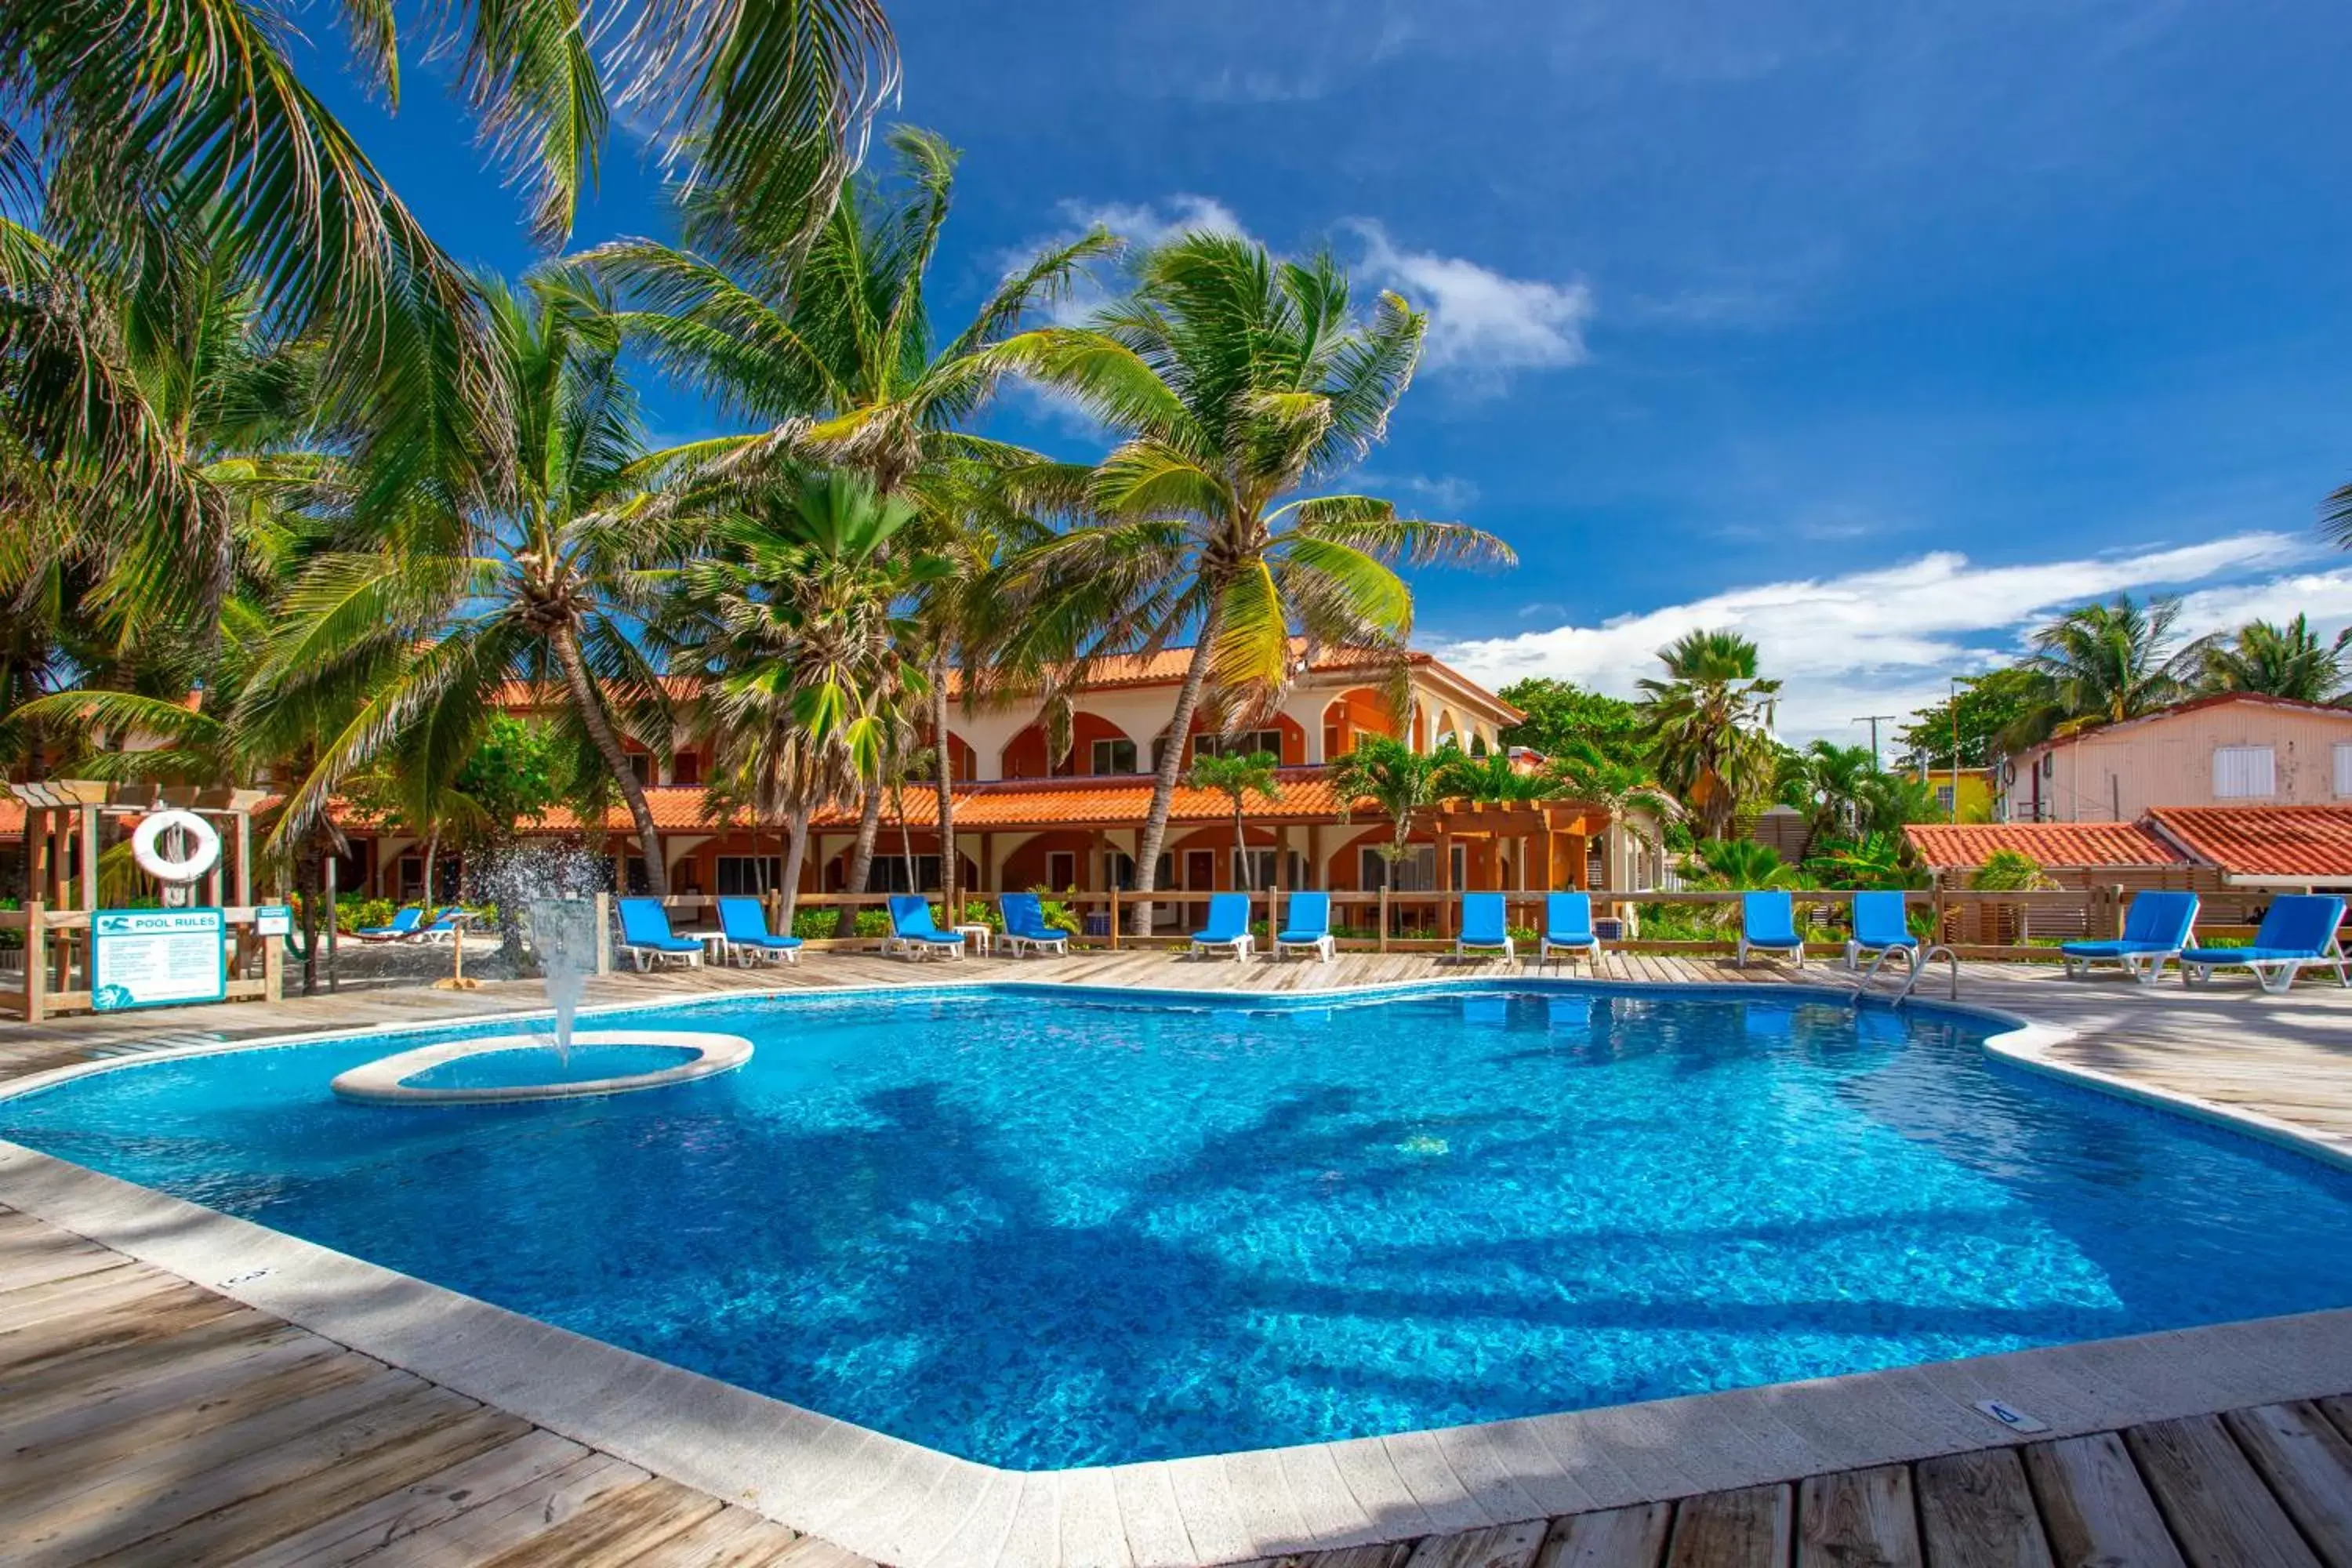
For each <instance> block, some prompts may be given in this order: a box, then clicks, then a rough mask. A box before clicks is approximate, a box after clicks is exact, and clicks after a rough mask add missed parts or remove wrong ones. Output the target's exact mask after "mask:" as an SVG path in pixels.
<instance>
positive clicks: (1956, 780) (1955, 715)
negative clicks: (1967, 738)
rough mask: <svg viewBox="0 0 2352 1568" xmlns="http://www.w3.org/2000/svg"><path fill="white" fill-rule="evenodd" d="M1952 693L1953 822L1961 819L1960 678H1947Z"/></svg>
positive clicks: (1955, 676)
mask: <svg viewBox="0 0 2352 1568" xmlns="http://www.w3.org/2000/svg"><path fill="white" fill-rule="evenodd" d="M1947 679H1949V680H1950V682H1951V692H1952V820H1953V821H1954V822H1958V820H1959V819H1960V678H1959V677H1958V676H1957V675H1954V676H1949V677H1948V678H1947Z"/></svg>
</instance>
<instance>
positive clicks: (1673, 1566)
mask: <svg viewBox="0 0 2352 1568" xmlns="http://www.w3.org/2000/svg"><path fill="white" fill-rule="evenodd" d="M1795 1513H1796V1503H1795V1498H1794V1496H1793V1493H1792V1491H1791V1489H1790V1488H1789V1487H1786V1486H1777V1487H1745V1488H1742V1489H1739V1490H1738V1491H1728V1492H1708V1493H1706V1495H1705V1496H1703V1497H1695V1498H1686V1499H1685V1500H1683V1501H1682V1502H1680V1503H1678V1504H1677V1505H1675V1526H1674V1531H1673V1532H1672V1534H1671V1535H1670V1536H1669V1537H1668V1539H1667V1542H1666V1568H1784V1565H1785V1564H1786V1563H1788V1561H1789V1538H1790V1528H1791V1525H1792V1524H1793V1522H1794V1516H1795Z"/></svg>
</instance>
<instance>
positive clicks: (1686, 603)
mask: <svg viewBox="0 0 2352 1568" xmlns="http://www.w3.org/2000/svg"><path fill="white" fill-rule="evenodd" d="M890 15H891V16H892V19H893V21H894V22H895V24H896V25H897V26H898V33H899V37H900V40H901V44H902V46H903V48H904V50H905V57H906V68H907V83H906V89H905V94H904V98H903V100H902V102H901V104H900V105H899V106H898V110H896V112H895V113H894V114H893V115H892V116H890V118H893V119H903V120H907V121H915V122H918V123H921V124H925V125H929V126H931V127H934V128H936V129H938V130H940V132H943V133H945V134H946V135H947V136H948V137H949V138H950V140H951V141H953V142H955V143H957V144H958V145H959V146H961V147H962V148H964V149H965V151H966V158H965V162H964V165H963V177H962V180H961V184H960V187H959V200H958V207H957V212H956V215H955V217H954V219H953V220H952V223H951V226H950V238H949V242H948V253H947V256H946V257H945V258H944V260H943V263H942V268H941V274H940V277H939V279H938V280H937V286H936V287H937V295H938V300H939V309H940V313H941V315H942V317H943V318H951V317H953V316H954V314H955V313H956V312H957V311H958V310H960V309H961V308H963V307H965V306H967V305H968V304H969V303H970V302H971V301H972V300H976V299H977V298H978V296H979V295H980V293H981V292H982V290H983V289H985V288H986V287H987V286H988V285H989V284H990V283H991V282H992V281H993V279H995V277H996V276H998V275H999V274H1000V273H1001V272H1002V271H1003V269H1004V268H1005V267H1006V266H1007V265H1008V263H1009V260H1010V259H1011V258H1013V257H1015V256H1017V255H1019V254H1021V253H1023V252H1024V250H1026V249H1029V248H1034V246H1035V245H1037V244H1038V243H1040V242H1041V241H1043V240H1045V239H1046V238H1048V237H1053V236H1055V235H1057V234H1063V233H1066V232H1069V231H1070V230H1072V229H1073V228H1074V227H1075V226H1078V225H1079V224H1081V223H1083V222H1085V221H1087V220H1089V219H1094V218H1102V219H1107V220H1108V221H1111V222H1112V223H1113V224H1114V226H1118V227H1121V228H1123V229H1124V230H1126V231H1128V232H1129V233H1131V234H1133V235H1135V236H1136V237H1139V238H1149V237H1151V236H1152V235H1153V234H1155V233H1159V232H1162V231H1167V230H1171V229H1172V228H1175V227H1178V226H1182V225H1184V224H1186V223H1196V224H1197V223H1206V224H1213V225H1218V226H1234V227H1238V228H1241V229H1243V230H1244V231H1246V232H1248V233H1250V234H1253V235H1255V236H1257V237H1261V238H1263V239H1264V240H1265V241H1266V242H1267V243H1269V244H1270V245H1272V246H1274V247H1276V248H1277V249H1284V250H1295V249H1301V248H1307V247H1315V246H1318V245H1328V246H1329V247H1332V248H1333V249H1334V250H1335V251H1337V252H1338V253H1339V255H1340V256H1341V257H1343V258H1346V259H1347V260H1348V261H1349V263H1350V264H1351V265H1352V266H1353V267H1354V268H1356V269H1357V271H1358V273H1359V275H1360V277H1362V278H1364V279H1366V280H1367V281H1368V282H1378V283H1381V284H1382V285H1385V286H1389V287H1394V288H1398V289H1402V291H1404V292H1405V293H1406V294H1407V295H1408V297H1409V298H1411V299H1412V300H1414V302H1415V303H1417V304H1420V305H1422V306H1423V307H1424V308H1427V309H1428V310H1431V312H1432V318H1433V324H1432V333H1431V340H1430V348H1429V353H1428V356H1427V359H1426V361H1425V363H1424V367H1423V373H1422V374H1421V376H1420V378H1419V379H1418V381H1417V382H1416V383H1415V384H1414V386H1413V388H1412V392H1411V393H1410V394H1409V395H1407V398H1406V400H1405V402H1404V405H1403V406H1402V409H1401V411H1400V415H1399V417H1398V419H1397V421H1396V425H1395V427H1394V432H1393V437H1392V439H1391V442H1390V443H1389V445H1388V446H1387V447H1384V448H1382V449H1381V450H1380V451H1379V452H1377V453H1376V454H1375V455H1374V456H1373V457H1372V458H1371V459H1370V462H1368V463H1367V464H1366V466H1365V467H1366V472H1365V475H1364V476H1363V477H1362V478H1361V479H1360V480H1359V481H1357V482H1358V483H1359V484H1360V488H1363V489H1373V490H1377V491H1384V493H1387V494H1390V495H1391V496H1393V497H1394V498H1395V499H1397V500H1399V501H1400V502H1401V503H1404V504H1408V505H1412V506H1413V507H1415V508H1416V509H1419V510H1425V511H1427V512H1429V513H1431V514H1433V515H1454V516H1460V517H1463V518H1465V519H1467V520H1468V521H1474V522H1477V523H1479V524H1481V525H1483V526H1485V527H1487V528H1490V529H1492V530H1494V531H1496V532H1498V533H1500V534H1502V535H1503V536H1504V537H1505V538H1507V539H1508V540H1509V541H1510V542H1511V543H1512V544H1513V545H1514V546H1515V547H1516V548H1517V551H1518V552H1519V555H1520V564H1519V566H1518V568H1517V570H1516V571H1511V572H1507V573H1498V574H1426V575H1424V576H1423V577H1422V578H1421V580H1420V582H1419V584H1418V586H1419V590H1420V604H1421V628H1420V640H1421V641H1423V643H1424V644H1425V645H1427V646H1431V647H1437V648H1440V649H1441V650H1443V651H1444V652H1446V653H1447V654H1448V655H1449V656H1450V657H1452V658H1454V659H1456V660H1457V661H1458V662H1460V663H1462V664H1463V665H1465V668H1470V669H1471V670H1473V671H1474V672H1475V673H1477V674H1480V675H1482V676H1483V677H1485V678H1486V679H1490V680H1495V681H1500V680H1502V679H1507V678H1510V677H1513V676H1517V675H1521V674H1530V673H1554V674H1560V675H1566V676H1570V677H1573V678H1575V679H1580V680H1584V681H1586V682H1588V683H1591V684H1596V685H1600V686H1601V687H1603V688H1606V689H1615V690H1621V691H1622V690H1624V689H1628V688H1629V687H1630V683H1631V681H1632V680H1633V678H1634V677H1636V676H1637V675H1639V674H1642V673H1643V672H1644V670H1645V667H1646V665H1647V663H1648V660H1649V655H1650V652H1651V650H1652V649H1654V648H1655V647H1657V646H1659V645H1660V644H1661V643H1663V642H1664V641H1665V640H1667V639H1668V638H1669V637H1672V636H1674V635H1675V633H1677V632H1678V631H1680V630H1682V629H1684V628H1685V627H1687V626H1692V625H1699V624H1712V625H1737V626H1742V627H1744V628H1746V629H1748V631H1749V632H1750V633H1751V634H1752V635H1754V636H1756V637H1758V638H1759V641H1760V642H1761V643H1762V645H1763V647H1764V650H1765V654H1766V658H1767V662H1768V664H1769V665H1770V666H1771V667H1772V668H1773V671H1774V672H1775V673H1779V674H1781V675H1782V676H1784V677H1785V678H1787V679H1788V680H1789V682H1790V701H1789V702H1788V704H1787V706H1786V709H1785V710H1784V713H1783V726H1784V730H1785V731H1787V732H1788V733H1789V734H1790V735H1791V736H1792V737H1798V736H1803V735H1808V734H1814V733H1827V734H1832V735H1837V736H1840V737H1841V738H1844V737H1848V736H1858V735H1859V733H1860V731H1859V730H1858V729H1854V728H1853V727H1851V726H1849V725H1848V724H1847V722H1846V721H1847V719H1848V717H1849V716H1851V715H1853V714H1861V713H1866V712H1871V711H1882V712H1883V711H1898V710H1905V709H1907V708H1909V707H1911V706H1914V705H1916V704H1917V703H1918V702H1921V701H1924V700H1930V699H1932V698H1933V697H1935V696H1936V695H1937V694H1939V693H1940V692H1941V691H1942V689H1944V678H1945V676H1946V675H1947V674H1948V673H1954V672H1966V671H1968V670H1971V669H1976V668H1983V667H1984V666H1985V665H1987V664H1988V663H1990V662H1991V661H1993V660H1995V659H1997V658H2000V657H2002V656H2003V655H2005V654H2007V653H2009V652H2011V651H2013V650H2014V649H2015V647H2017V646H2018V644H2019V642H2020V640H2021V637H2022V634H2023V631H2024V629H2025V628H2026V627H2027V626H2030V625H2031V624H2032V621H2033V620H2034V619H2035V618H2036V617H2037V616H2042V615H2045V614H2046V613H2048V612H2049V611H2052V610H2053V609H2057V608H2063V606H2064V605H2067V604H2070V603H2074V602H2078V601H2079V600H2080V599H2081V598H2083V597H2086V596H2090V595H2098V594H2103V593H2108V592H2113V591H2116V590H2117V589H2123V588H2129V589H2132V590H2134V591H2137V592H2147V591H2152V590H2164V589H2170V590H2175V591H2179V592H2183V593H2185V594H2187V595H2189V606H2190V619H2191V620H2192V621H2194V622H2196V623H2198V626H2199V629H2204V627H2205V626H2207V625H2210V624H2219V623H2221V622H2222V621H2225V620H2231V619H2234V618H2236V617H2239V616H2242V615H2245V614H2249V613H2256V612H2259V613H2264V614H2269V615H2273V616H2281V615H2288V614H2292V613H2294V611H2295V610H2296V609H2307V610H2309V611H2310V612H2311V613H2312V615H2313V616H2314V618H2315V619H2316V620H2319V621H2321V622H2323V623H2324V624H2326V626H2329V627H2331V628H2332V627H2334V626H2339V625H2342V624H2344V623H2345V622H2346V620H2347V618H2352V558H2347V557H2346V556H2345V555H2343V554H2341V553H2339V552H2332V551H2330V550H2328V549H2326V547H2325V546H2324V545H2323V544H2322V543H2321V542H2320V541H2319V539H2318V537H2317V534H2316V531H2315V511H2316V508H2317V505H2318V502H2319V500H2320V499H2321V498H2322V497H2323V496H2324V495H2325V494H2326V491H2327V490H2328V489H2331V488H2333V487H2334V486H2336V485H2337V484H2339V483H2342V482H2344V481H2345V480H2346V479H2352V438H2347V409H2352V266H2347V257H2352V204H2347V202H2346V201H2345V200H2344V199H2343V195H2344V193H2345V191H2346V190H2347V188H2352V135H2347V132H2352V110H2347V108H2346V106H2345V102H2344V100H2343V95H2342V92H2341V80H2340V75H2341V65H2342V62H2343V61H2344V60H2345V59H2346V58H2352V7H2346V6H2343V5H2336V4H2321V3H2316V0H2298V3H2288V0H1973V3H1969V4H1953V5H1930V4H1921V5H1895V6H1868V7H1866V6H1857V5H1851V4H1839V3H1832V0H1704V3H1696V4H1694V3H1689V0H1680V3H1676V0H1648V3H1642V0H1605V3H1588V0H1565V3H1562V0H1549V3H1537V0H1356V3H1351V4H1345V5H1341V4H1326V3H1323V0H1285V3H1283V4H1280V5H1268V4H1265V3H1264V0H1185V3H1183V4H1181V5H1180V4H1174V3H1170V0H1118V3H1117V4H1111V5H1104V4H1100V3H1098V0H1097V3H1095V4H1087V5H1079V4H1075V3H1070V0H1031V3H1029V4H1026V5H1003V4H994V5H976V4H973V3H971V0H963V3H962V4H949V3H946V0H898V4H894V5H891V6H890ZM314 79H317V78H314ZM330 96H331V98H332V99H333V100H335V101H336V102H337V105H338V107H339V108H342V109H344V110H347V111H348V112H351V113H352V118H353V119H354V121H357V122H359V124H360V126H361V129H362V136H363V140H364V141H365V142H366V144H367V145H368V146H369V147H370V149H371V151H372V152H373V153H375V154H376V156H377V157H378V160H379V162H380V163H382V164H383V166H384V167H385V170H386V172H387V174H390V176H391V177H392V179H393V180H394V184H395V186H396V188H398V189H399V190H400V191H401V192H402V193H403V195H404V196H405V197H406V198H407V199H408V200H409V201H410V203H411V205H414V206H415V208H416V209H417V210H418V212H419V214H420V215H421V216H423V217H424V218H425V221H426V223H427V224H428V226H430V227H431V228H432V229H433V230H434V232H436V234H437V235H439V236H440V237H442V239H443V240H444V242H445V243H446V244H447V245H448V246H449V247H451V248H452V249H453V250H455V251H457V253H459V254H460V255H463V256H466V257H467V258H471V259H478V260H481V261H484V262H488V263H489V264H492V265H497V266H501V267H505V268H509V269H511V268H519V267H520V266H522V265H524V264H526V263H527V262H528V261H529V259H530V254H531V253H530V249H529V247H528V245H527V244H526V243H525V241H524V238H523V235H522V232H521V223H520V203H519V202H518V201H517V200H516V199H515V198H514V196H513V195H512V194H511V193H510V192H509V191H506V190H504V189H502V188H501V186H500V185H499V182H498V179H497V177H496V176H495V174H486V173H484V172H483V171H482V167H481V161H480V158H479V156H478V153H476V151H475V150H474V148H473V147H472V145H471V143H470V142H469V140H468V138H467V132H466V130H465V127H464V124H463V121H462V119H461V117H459V116H457V114H456V113H455V112H454V111H453V110H451V109H450V108H449V106H448V105H447V104H446V100H444V99H443V98H442V97H441V96H440V92H439V88H438V85H437V83H436V81H435V80H434V79H433V78H432V77H431V75H430V73H429V72H428V71H426V70H425V69H422V68H415V67H414V66H413V67H412V71H411V76H410V82H409V100H408V102H407V104H406V106H405V107H404V110H403V112H402V113H401V114H400V116H399V117H398V119H397V120H396V121H390V122H385V121H382V119H381V118H380V117H377V116H374V115H373V114H371V113H369V112H367V111H365V110H362V109H360V108H358V107H357V106H356V105H355V104H354V101H353V99H354V95H352V94H351V93H348V92H345V91H342V90H341V89H335V90H331V93H330ZM653 190H654V181H653V180H652V178H651V176H650V174H648V172H647V171H646V169H645V168H644V166H643V165H642V163H641V162H640V156H639V151H638V149H637V147H636V145H635V143H634V142H632V141H631V140H630V139H629V138H628V137H627V136H626V135H625V134H624V135H617V136H616V138H615V141H614V145H613V147H612V148H611V149H610V153H609V156H608V160H607V165H606V169H605V174H604V189H603V192H602V194H601V195H600V197H599V198H598V199H597V201H596V202H595V203H594V204H593V205H592V206H591V207H590V209H589V210H588V211H587V212H586V213H585V214H584V215H583V222H582V225H581V228H580V232H579V236H578V239H579V242H580V243H583V244H586V243H593V241H595V240H598V239H602V238H605V237H610V236H612V235H614V234H620V233H631V232H646V231H647V230H649V229H651V230H657V229H658V228H659V226H660V222H661V219H660V216H659V214H658V210H657V207H656V204H655V203H654V201H653V200H652V195H653ZM652 405H653V413H654V416H655V419H656V423H657V425H658V426H660V427H661V430H662V433H663V434H664V435H678V436H683V435H687V434H692V433H695V432H697V431H698V430H701V429H704V428H707V427H709V423H708V420H707V416H705V415H704V414H703V413H702V412H701V411H700V410H699V409H698V408H697V407H696V406H695V405H693V404H692V403H691V402H689V401H687V400H683V399H680V398H677V397H674V396H667V395H659V394H656V395H655V396H654V398H653V399H652ZM996 424H997V428H998V431H999V433H1001V434H1003V435H1006V436H1009V437H1013V438H1018V439H1026V440H1030V441H1034V442H1035V443H1037V444H1039V445H1043V446H1046V447H1052V448H1054V449H1055V450H1058V451H1062V452H1065V453H1069V454H1073V455H1075V454H1079V453H1083V452H1085V451H1086V450H1087V448H1088V445H1089V443H1088V438H1087V433H1086V432H1085V430H1084V428H1083V426H1082V425H1081V424H1079V423H1078V422H1076V421H1074V420H1073V419H1072V418H1071V417H1070V416H1067V415H1066V414H1065V413H1062V412H1060V411H1058V410H1056V409H1055V408H1054V407H1053V406H1051V405H1048V404H1045V403H1044V402H1043V401H1042V400H1039V399H1037V398H1034V397H1024V396H1016V397H1013V398H1010V399H1008V400H1007V402H1006V403H1005V405H1003V408H1002V410H1001V411H1000V413H999V415H998V416H997V421H996Z"/></svg>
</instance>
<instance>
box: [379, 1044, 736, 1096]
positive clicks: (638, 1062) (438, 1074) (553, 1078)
mask: <svg viewBox="0 0 2352 1568" xmlns="http://www.w3.org/2000/svg"><path fill="white" fill-rule="evenodd" d="M376 1054H378V1055H382V1054H383V1053H382V1052H380V1051H379V1052H378V1053H376ZM700 1054H701V1053H699V1052H698V1051H696V1050H695V1049H693V1048H692V1047H688V1046H574V1047H572V1048H571V1049H570V1050H568V1051H561V1052H559V1051H557V1050H555V1049H554V1048H553V1047H549V1046H519V1047H516V1048H514V1049H513V1050H510V1051H484V1052H483V1053H482V1054H481V1055H479V1056H476V1057H459V1058H457V1060H455V1061H448V1062H436V1063H434V1064H433V1065H432V1066H431V1067H429V1068H425V1070H424V1071H423V1072H413V1073H410V1074H409V1075H408V1076H407V1077H406V1078H404V1079H401V1080H400V1081H401V1082H402V1083H403V1084H404V1085H405V1086H406V1087H408V1088H410V1089H527V1088H529V1087H530V1086H531V1085H533V1084H541V1083H590V1082H593V1081H594V1080H595V1079H605V1078H635V1077H637V1076H639V1075H640V1074H643V1073H655V1072H665V1071H667V1070H668V1069H669V1068H676V1067H684V1066H685V1065H686V1064H687V1063H688V1062H690V1061H692V1060H693V1059H694V1058H696V1057H697V1056H698V1055H700Z"/></svg>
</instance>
